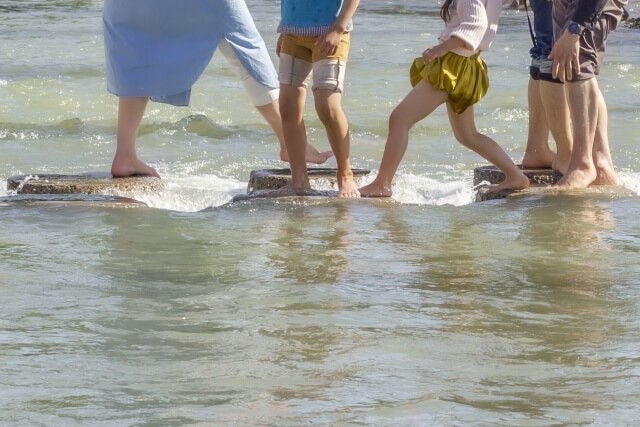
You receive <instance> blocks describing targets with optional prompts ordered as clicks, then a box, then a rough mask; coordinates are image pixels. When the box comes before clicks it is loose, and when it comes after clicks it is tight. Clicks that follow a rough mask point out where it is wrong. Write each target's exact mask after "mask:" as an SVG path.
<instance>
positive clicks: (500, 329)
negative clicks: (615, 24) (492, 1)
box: [0, 0, 640, 426]
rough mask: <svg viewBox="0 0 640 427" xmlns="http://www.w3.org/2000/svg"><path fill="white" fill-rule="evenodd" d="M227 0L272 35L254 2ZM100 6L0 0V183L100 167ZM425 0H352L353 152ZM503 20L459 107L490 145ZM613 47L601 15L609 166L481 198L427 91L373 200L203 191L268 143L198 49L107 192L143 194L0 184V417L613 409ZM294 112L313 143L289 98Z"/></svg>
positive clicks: (638, 236)
mask: <svg viewBox="0 0 640 427" xmlns="http://www.w3.org/2000/svg"><path fill="white" fill-rule="evenodd" d="M248 4H249V7H250V9H251V10H252V12H253V13H254V16H255V18H256V22H257V24H258V27H259V28H260V30H261V31H262V32H263V34H264V37H265V40H266V41H267V43H268V45H269V46H273V45H274V43H275V39H276V34H275V27H276V25H277V21H278V13H279V6H278V3H277V2H274V1H270V0H250V1H248ZM101 8H102V2H101V1H96V0H75V1H72V0H46V1H45V0H9V1H7V0H0V181H1V182H2V184H0V196H8V197H10V196H12V193H11V192H9V191H7V190H6V184H5V182H6V179H7V178H9V177H10V176H13V175H19V174H35V173H65V174H75V173H84V172H104V171H108V169H109V166H110V161H111V158H112V156H113V153H114V148H115V147H114V145H115V144H114V131H115V117H116V101H117V100H116V98H115V97H113V96H112V95H109V94H108V93H107V92H106V90H105V78H104V70H103V66H104V54H103V43H102V33H101ZM437 11H438V6H437V5H436V4H435V3H431V2H423V1H415V0H403V1H382V0H367V1H363V2H362V5H361V7H360V10H359V13H358V14H357V15H356V20H355V32H354V34H353V46H352V52H351V58H350V59H351V62H350V65H349V70H348V73H347V85H346V91H345V100H344V105H345V110H346V112H347V115H348V117H349V120H350V123H351V127H352V133H353V146H352V159H353V164H354V166H355V167H359V168H367V169H372V170H374V171H375V169H376V168H377V167H378V164H379V161H380V158H381V155H382V150H383V146H384V140H385V136H386V120H387V117H388V115H389V113H390V111H391V110H392V109H393V107H394V106H395V105H396V104H397V103H398V102H399V100H400V99H402V97H403V96H404V95H405V94H406V92H407V91H408V89H409V83H408V80H407V67H408V64H409V63H410V61H411V59H412V58H413V57H415V56H417V55H418V54H419V53H420V52H422V50H423V49H424V48H425V47H427V46H429V45H431V44H432V43H434V40H435V37H436V35H437V33H438V31H439V29H440V26H441V22H440V21H439V18H438V17H437ZM631 13H632V16H635V9H633V8H632V9H631ZM526 22H527V21H526V15H525V14H524V12H522V11H520V12H518V11H514V10H507V11H505V12H504V14H503V16H502V18H501V27H500V30H499V33H498V37H497V38H496V40H495V42H494V45H493V47H492V50H491V51H489V52H486V53H485V55H484V58H485V60H486V61H487V63H488V64H489V68H490V77H491V81H492V83H491V84H492V86H491V89H490V91H489V94H488V95H487V97H486V98H485V99H484V100H483V101H482V103H481V104H480V105H479V106H477V108H476V111H477V125H478V127H479V128H480V129H482V130H483V131H484V132H486V133H488V134H490V135H492V136H493V137H494V138H495V139H496V140H497V141H498V142H499V143H500V144H501V145H502V146H503V147H504V148H505V150H506V151H507V152H508V153H509V154H510V155H511V156H512V158H513V159H514V160H516V161H518V160H520V159H521V156H522V152H523V150H524V145H525V142H526V132H527V129H526V128H527V108H526V84H527V78H528V76H527V67H528V55H527V51H528V48H529V44H530V40H529V35H528V29H527V23H526ZM639 47H640V32H638V31H637V30H632V29H629V28H626V27H621V28H620V29H619V31H617V32H616V33H614V34H613V35H612V36H611V39H610V42H609V52H608V57H607V64H606V67H605V68H604V70H603V73H602V76H601V77H600V79H599V81H600V84H601V87H602V89H603V93H604V95H605V98H606V100H607V102H608V105H609V112H610V129H609V130H610V139H611V146H612V155H613V159H614V162H615V164H616V167H617V169H618V170H619V172H620V176H621V179H622V182H623V184H624V188H623V189H615V190H602V191H589V192H573V193H564V194H551V195H546V196H541V195H540V196H527V197H520V198H513V199H509V200H501V201H494V202H486V203H473V196H474V193H473V190H472V178H473V176H472V175H473V172H472V171H473V168H474V167H477V166H480V165H483V164H485V163H486V162H484V161H483V160H482V159H481V158H479V157H478V156H477V155H476V154H474V153H472V152H470V151H468V150H467V149H465V148H463V147H461V146H460V145H458V144H456V143H455V142H454V140H453V137H452V135H451V131H450V129H449V125H448V121H447V118H446V114H445V113H444V111H438V112H436V113H435V114H434V115H433V116H432V117H430V118H428V119H427V120H426V121H424V122H422V123H420V124H419V125H418V126H416V128H415V129H414V130H413V132H412V134H411V142H410V146H409V151H408V152H407V155H406V157H405V159H404V162H403V163H402V165H401V169H400V170H399V171H398V177H397V180H396V188H395V195H394V200H393V201H381V200H335V199H309V200H305V201H290V200H289V201H288V200H282V201H266V200H257V201H253V202H246V203H236V204H229V203H228V202H229V201H230V200H231V198H232V197H233V196H235V195H238V194H243V193H244V192H245V191H246V186H247V181H248V177H249V172H250V171H251V170H255V169H263V168H280V167H285V166H286V165H285V164H284V163H282V162H281V161H279V159H278V149H277V147H278V144H277V140H276V138H275V137H274V136H273V134H272V133H271V132H270V129H269V128H268V126H267V125H266V124H265V123H264V122H263V121H262V119H261V117H260V116H259V115H258V114H257V112H255V111H254V110H253V109H252V107H251V106H250V105H249V102H248V100H247V99H246V96H245V94H244V92H243V89H242V87H241V85H240V83H239V81H238V80H236V79H235V77H234V75H233V72H232V71H231V69H230V68H229V66H228V65H227V64H226V62H225V61H224V59H223V58H221V57H219V56H217V55H216V57H215V58H214V60H213V61H212V63H211V65H210V67H209V68H208V69H207V70H206V72H205V74H204V76H203V77H202V78H201V80H200V81H199V82H198V83H197V85H196V86H195V87H194V96H193V99H192V105H191V107H190V108H174V107H169V106H164V105H159V104H150V107H149V110H148V114H147V116H146V119H145V122H144V126H143V129H142V132H141V137H140V139H139V149H140V153H141V156H142V158H143V159H145V160H146V161H148V162H149V163H150V164H152V165H153V166H155V167H157V169H158V171H159V172H160V174H161V175H162V176H163V180H164V183H165V186H166V189H165V191H163V192H162V193H160V194H155V195H152V194H134V195H133V196H134V197H135V198H137V199H139V200H141V201H143V202H145V203H146V204H147V207H131V206H129V207H124V206H118V205H110V206H105V205H100V204H89V203H62V202H61V203H27V202H15V201H11V199H10V198H7V197H4V198H2V199H0V295H1V298H2V302H3V304H2V308H3V309H2V315H1V316H0V425H3V426H5V425H7V426H54V425H55V426H62V425H69V426H76V425H86V426H133V425H136V426H177V425H180V426H182V425H185V426H187V425H198V426H209V425H247V426H250V425H251V426H252V425H261V426H285V425H290V426H300V425H314V426H329V425H332V426H334V425H336V426H347V425H367V426H406V425H419V426H425V425H442V426H450V425H460V426H462V425H487V426H488V425H492V426H493V425H504V426H511V425H527V426H547V425H598V426H600V425H601V426H610V425H637V422H638V421H639V420H640V406H639V405H638V402H640V332H639V331H640V302H639V301H640V286H639V285H640V266H639V263H638V259H639V253H640V223H639V222H638V220H637V219H638V217H639V216H640V199H639V198H638V193H639V192H640V154H639V153H640V151H639V150H638V149H637V147H638V144H639V143H640V136H638V123H639V121H640V112H639V108H638V105H639V104H638V99H640V73H639V72H638V69H639V68H640V49H639ZM276 60H277V58H276V57H275V55H274V61H276ZM306 118H307V124H308V130H309V134H310V141H311V142H312V143H314V144H315V145H316V146H318V147H319V148H323V149H328V143H327V142H326V139H325V136H324V131H323V130H322V128H321V125H320V122H319V121H318V119H317V118H316V116H315V114H314V113H313V109H312V103H311V102H310V103H309V104H308V112H307V115H306ZM334 165H335V163H333V162H332V161H331V162H329V166H330V167H332V166H334ZM367 179H372V177H369V178H367Z"/></svg>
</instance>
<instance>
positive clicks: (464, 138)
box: [453, 129, 480, 148]
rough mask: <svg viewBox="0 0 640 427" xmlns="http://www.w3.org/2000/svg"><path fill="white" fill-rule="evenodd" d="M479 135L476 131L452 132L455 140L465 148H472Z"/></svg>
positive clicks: (455, 130)
mask: <svg viewBox="0 0 640 427" xmlns="http://www.w3.org/2000/svg"><path fill="white" fill-rule="evenodd" d="M479 135H480V133H479V132H478V131H474V132H471V131H460V130H457V129H454V130H453V136H454V137H455V138H456V141H458V142H459V143H460V144H462V145H464V146H465V147H467V148H472V147H473V145H474V141H476V140H477V138H478V136H479Z"/></svg>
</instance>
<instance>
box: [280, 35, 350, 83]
mask: <svg viewBox="0 0 640 427" xmlns="http://www.w3.org/2000/svg"><path fill="white" fill-rule="evenodd" d="M316 39H317V37H309V36H297V35H292V34H284V35H283V39H282V45H281V47H280V71H279V73H278V74H279V79H280V83H282V84H288V85H293V86H304V87H307V85H308V82H309V78H310V77H311V76H313V87H312V90H314V91H315V90H317V89H327V90H332V91H335V92H342V90H343V88H344V76H345V74H346V70H347V59H348V56H349V46H350V36H349V33H345V34H342V36H341V39H340V44H339V45H338V50H337V51H336V53H335V54H333V55H326V54H323V53H322V52H320V50H319V48H318V47H317V46H315V42H316Z"/></svg>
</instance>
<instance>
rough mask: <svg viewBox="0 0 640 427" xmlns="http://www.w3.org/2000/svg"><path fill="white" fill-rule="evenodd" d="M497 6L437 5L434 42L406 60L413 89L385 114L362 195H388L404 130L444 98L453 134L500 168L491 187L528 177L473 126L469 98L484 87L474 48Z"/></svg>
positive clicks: (488, 33) (517, 185) (481, 1)
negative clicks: (382, 136) (375, 164)
mask: <svg viewBox="0 0 640 427" xmlns="http://www.w3.org/2000/svg"><path fill="white" fill-rule="evenodd" d="M501 10H502V1H501V0H446V1H445V2H444V4H443V5H442V8H441V9H440V16H441V17H442V19H443V21H444V23H445V28H444V30H443V31H442V33H441V34H440V38H439V39H440V44H438V45H436V46H433V47H430V48H428V49H427V50H425V51H424V52H423V53H422V57H421V58H417V59H416V60H415V61H414V62H413V65H412V66H411V71H410V76H411V84H412V85H413V86H414V87H413V90H411V92H409V94H408V95H407V96H406V97H405V98H404V99H403V100H402V102H400V104H399V105H398V106H397V107H396V108H395V109H394V110H393V112H392V113H391V116H390V117H389V135H388V137H387V144H386V146H385V149H384V154H383V156H382V163H381V164H380V170H379V171H378V175H377V176H376V178H375V180H374V181H373V182H372V183H371V184H369V185H367V186H365V187H363V188H361V189H360V194H361V195H362V196H363V197H389V196H391V194H392V191H391V183H392V180H393V177H394V175H395V173H396V170H397V169H398V166H399V165H400V161H401V160H402V157H403V156H404V153H405V152H406V150H407V145H408V143H409V130H410V129H411V128H412V127H413V125H415V124H416V123H417V122H419V121H420V120H422V119H424V118H425V117H427V116H428V115H429V114H431V113H432V112H433V111H434V110H435V109H436V108H437V107H438V106H439V105H441V104H443V103H446V104H447V112H448V113H449V122H450V123H451V128H452V129H453V134H454V135H455V137H456V139H457V140H458V141H459V142H460V143H461V144H462V145H464V146H465V147H468V148H470V149H472V150H473V151H475V152H476V153H478V154H480V155H481V156H482V157H484V158H485V159H487V160H488V161H490V162H491V163H493V164H494V165H496V166H497V167H498V168H499V169H500V170H502V171H503V172H504V173H505V176H506V178H505V180H504V181H502V182H501V183H500V184H499V185H497V186H496V187H494V188H493V189H492V190H491V191H499V190H502V189H514V190H521V189H524V188H526V187H528V186H529V179H528V178H527V177H526V175H524V174H523V173H522V171H521V170H520V169H519V168H518V167H517V166H516V165H515V164H514V163H513V161H512V160H511V158H509V156H508V155H507V154H506V153H505V152H504V151H503V150H502V148H500V146H499V145H498V144H497V143H496V142H495V141H494V140H492V139H491V138H489V137H488V136H486V135H483V134H481V133H479V132H478V130H477V129H476V125H475V122H474V115H473V104H475V103H477V102H478V101H480V100H481V99H482V98H483V97H484V95H485V94H486V92H487V89H488V87H489V77H488V74H487V66H486V64H485V63H484V61H483V60H482V59H481V58H480V52H481V51H483V50H486V49H488V48H489V46H490V45H491V42H492V41H493V38H494V37H495V34H496V30H497V27H498V16H499V15H500V11H501Z"/></svg>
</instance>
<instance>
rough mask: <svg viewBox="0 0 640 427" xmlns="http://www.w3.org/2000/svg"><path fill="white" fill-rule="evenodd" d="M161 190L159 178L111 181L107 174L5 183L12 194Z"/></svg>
mask: <svg viewBox="0 0 640 427" xmlns="http://www.w3.org/2000/svg"><path fill="white" fill-rule="evenodd" d="M163 188H164V185H163V184H162V181H161V180H160V179H159V178H156V177H152V176H132V177H127V178H113V177H112V176H111V174H108V173H88V174H80V175H58V174H31V175H17V176H12V177H10V178H9V179H7V190H9V191H15V192H16V194H100V193H106V192H110V191H118V192H129V193H130V192H141V191H142V192H152V191H161V190H162V189H163Z"/></svg>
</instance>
